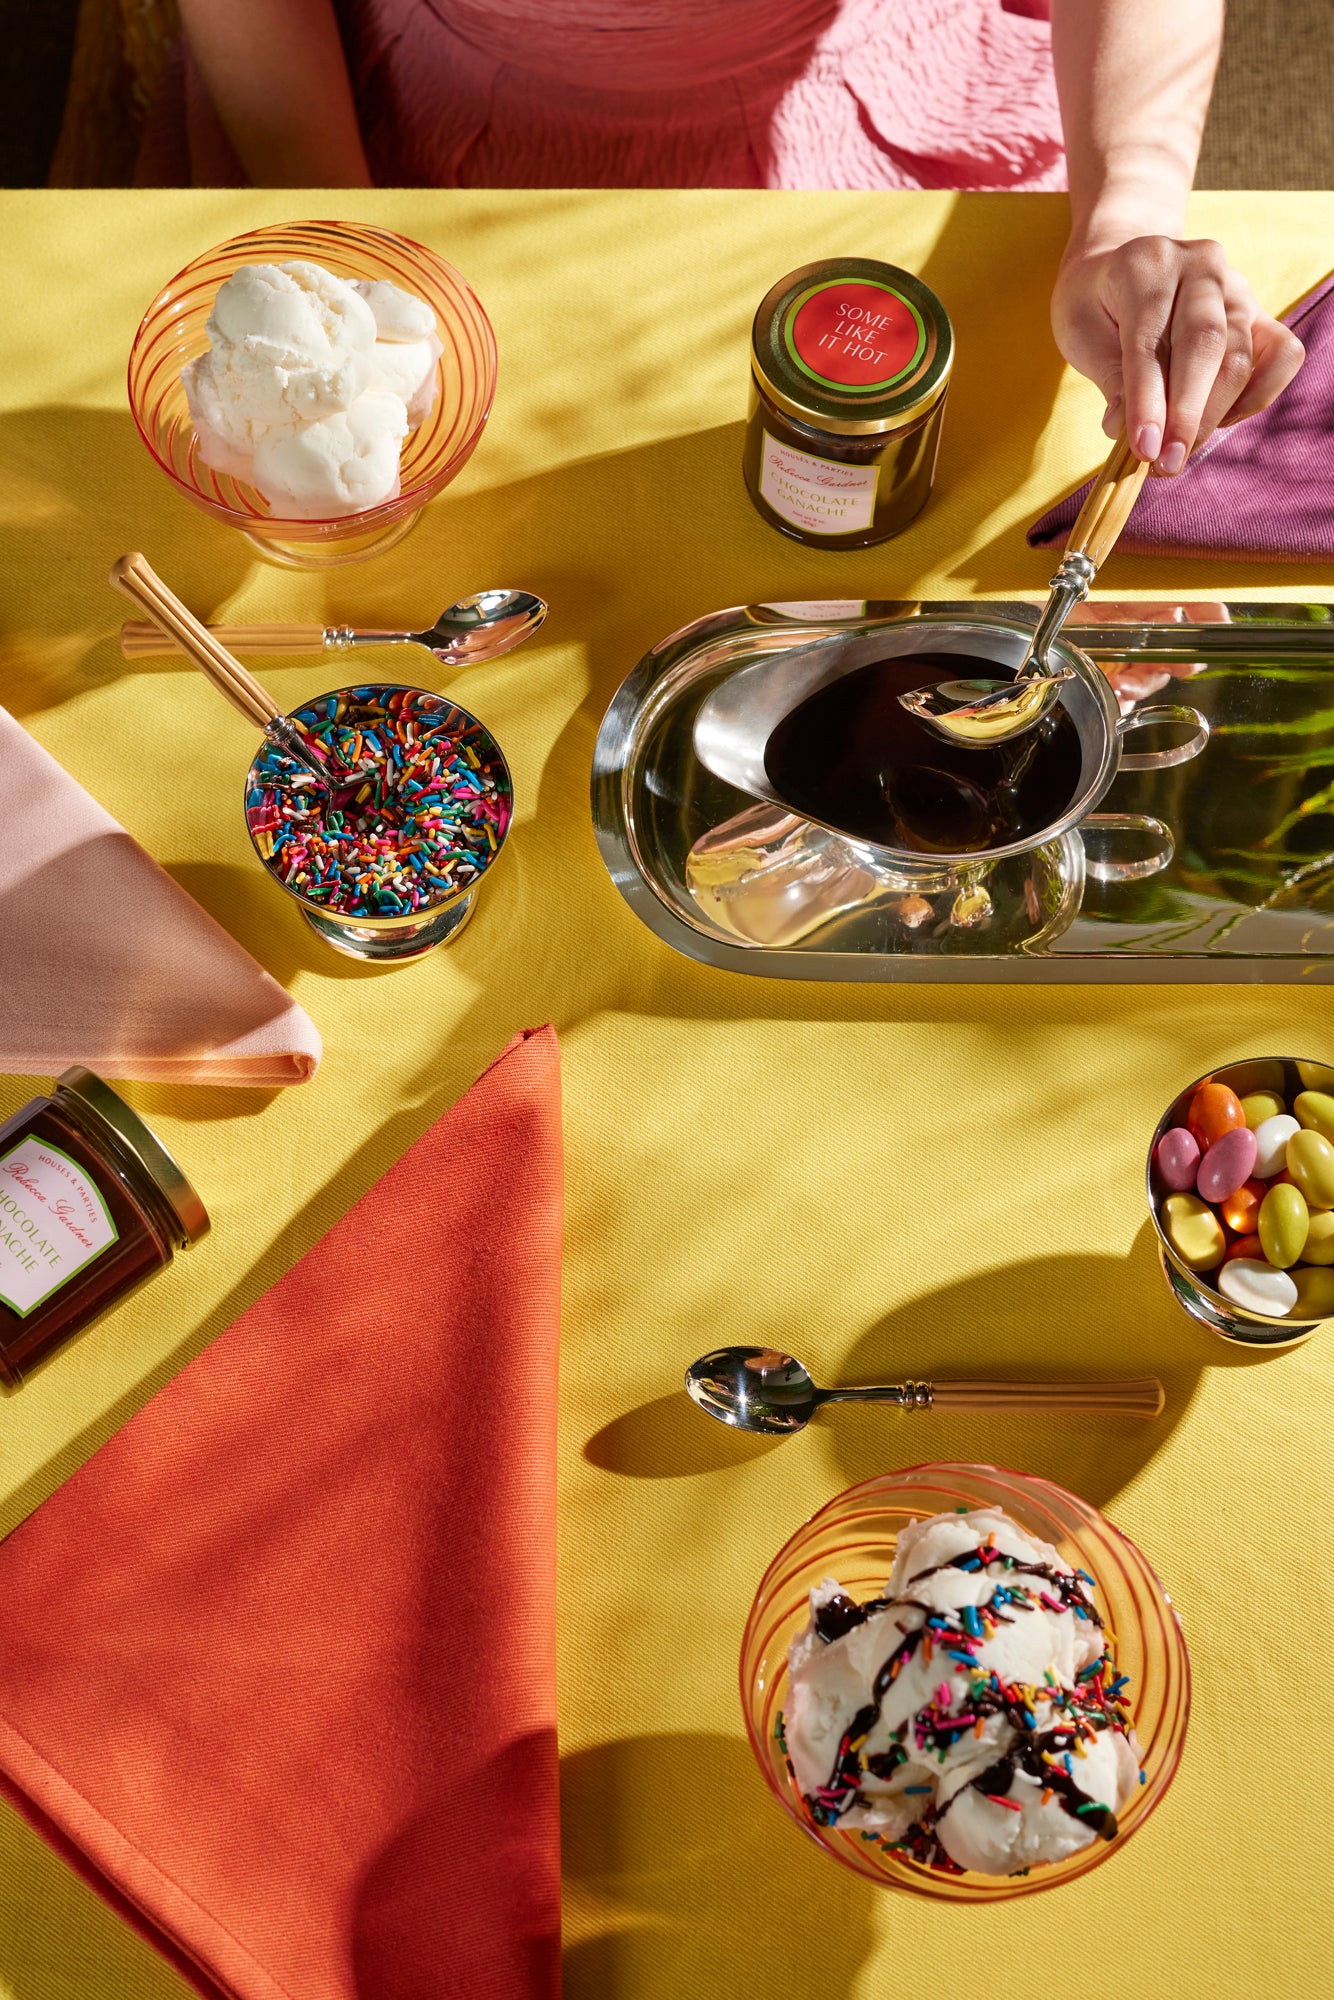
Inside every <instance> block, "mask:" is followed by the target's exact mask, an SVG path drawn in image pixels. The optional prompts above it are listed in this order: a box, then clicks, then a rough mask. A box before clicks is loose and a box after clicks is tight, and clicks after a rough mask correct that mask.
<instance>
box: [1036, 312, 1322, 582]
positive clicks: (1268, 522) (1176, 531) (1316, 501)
mask: <svg viewBox="0 0 1334 2000" xmlns="http://www.w3.org/2000/svg"><path fill="white" fill-rule="evenodd" d="M1283 324H1284V325H1285V326H1290V327H1291V328H1292V330H1293V332H1294V333H1295V334H1296V335H1297V337H1298V338H1299V340H1301V341H1302V343H1303V345H1304V346H1305V348H1306V360H1305V361H1304V363H1303V364H1302V367H1301V370H1300V372H1299V373H1298V375H1297V376H1296V378H1295V379H1294V380H1293V381H1291V382H1290V383H1289V384H1288V386H1287V388H1286V389H1285V390H1284V391H1283V393H1282V395H1281V396H1280V397H1279V398H1278V400H1277V402H1274V403H1271V404H1270V406H1269V408H1268V409H1267V410H1261V411H1260V413H1259V415H1258V416H1254V417H1247V418H1246V419H1245V421H1244V422H1242V423H1239V424H1236V425H1234V426H1233V427H1232V429H1230V430H1217V431H1215V432H1214V434H1213V436H1212V437H1211V438H1209V439H1208V441H1207V442H1206V443H1205V444H1204V445H1203V446H1202V447H1201V449H1200V451H1199V452H1198V453H1196V454H1195V456H1194V457H1192V458H1191V459H1190V460H1189V461H1188V463H1187V465H1186V469H1185V471H1184V472H1182V473H1181V474H1180V475H1179V476H1178V477H1177V478H1176V479H1148V480H1146V481H1145V483H1144V486H1143V488H1142V490H1141V492H1140V496H1139V499H1138V500H1137V501H1136V502H1135V505H1134V509H1133V511H1132V513H1131V516H1130V520H1129V522H1128V523H1127V525H1126V528H1125V531H1124V533H1123V534H1122V536H1121V539H1120V541H1119V542H1118V543H1117V549H1118V551H1119V552H1120V553H1122V554H1125V555H1142V556H1175V555H1210V556H1230V557H1234V558H1241V559H1245V558H1251V559H1254V558H1256V557H1259V558H1260V559H1261V560H1262V561H1264V560H1268V561H1271V562H1321V561H1328V560H1329V559H1330V558H1331V557H1334V272H1331V274H1330V276H1329V277H1327V278H1324V279H1322V280H1321V282H1320V283H1319V284H1318V285H1317V286H1316V288H1315V290H1314V291H1311V292H1308V293H1307V294H1306V297H1305V298H1304V299H1302V300H1300V302H1299V303H1298V304H1297V305H1295V306H1294V307H1293V309H1292V311H1291V312H1289V313H1285V314H1284V316H1283ZM1092 484H1093V482H1092V480H1089V481H1087V482H1086V483H1085V484H1084V485H1083V486H1081V487H1080V489H1079V491H1078V492H1077V493H1072V494H1070V495H1069V497H1068V498H1067V499H1065V500H1060V501H1058V502H1057V504H1056V505H1055V506H1054V507H1052V508H1050V509H1049V510H1048V512H1047V513H1045V514H1044V515H1043V516H1042V518H1041V520H1039V521H1035V522H1034V523H1033V526H1032V527H1031V528H1030V529H1029V531H1028V539H1029V543H1030V545H1031V546H1032V547H1034V548H1047V547H1050V546H1051V545H1052V544H1053V543H1057V542H1064V540H1065V538H1066V535H1067V534H1068V533H1069V531H1070V529H1071V528H1072V527H1073V525H1074V520H1075V516H1076V514H1077V513H1078V512H1079V510H1080V508H1081V507H1082V505H1083V504H1084V499H1085V496H1086V495H1087V493H1088V490H1089V487H1090V486H1091V485H1092Z"/></svg>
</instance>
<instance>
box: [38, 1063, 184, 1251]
mask: <svg viewBox="0 0 1334 2000" xmlns="http://www.w3.org/2000/svg"><path fill="white" fill-rule="evenodd" d="M56 1088H57V1090H63V1091H65V1092H66V1093H67V1094H68V1095H69V1096H71V1097H75V1098H77V1099H78V1101H79V1105H80V1107H81V1108H82V1109H83V1110H84V1111H85V1112H88V1113H90V1114H91V1115H92V1117H93V1119H94V1120H95V1122H96V1123H97V1124H99V1125H104V1126H105V1127H106V1128H107V1130H108V1131H109V1132H110V1133H111V1135H112V1137H113V1138H114V1139H115V1141H116V1143H117V1145H118V1146H119V1147H120V1148H121V1149H122V1151H124V1152H127V1153H129V1154H130V1155H131V1156H132V1157H133V1159H134V1160H135V1162H136V1164H137V1165H138V1166H140V1167H141V1168H142V1169H143V1171H144V1173H145V1174H146V1176H147V1177H148V1179H149V1180H150V1181H151V1182H152V1183H153V1185H154V1187H156V1189H157V1190H158V1193H159V1194H160V1195H161V1196H162V1199H163V1200H164V1201H165V1202H166V1204H167V1206H168V1207H169V1208H170V1210H171V1212H172V1214H173V1215H174V1216H175V1217H176V1220H177V1221H178V1222H179V1223H180V1225H181V1231H182V1238H183V1247H188V1246H189V1245H190V1244H192V1243H197V1242H198V1241H199V1239H200V1237H201V1236H207V1234H208V1231H209V1227H210V1225H209V1219H208V1210H207V1209H206V1208H205V1207H204V1204H203V1202H202V1201H201V1200H200V1198H199V1195H198V1194H197V1192H196V1191H195V1189H194V1188H193V1187H192V1186H191V1185H190V1183H189V1181H188V1180H187V1179H186V1178H185V1175H184V1174H183V1173H182V1172H181V1170H180V1168H179V1167H178V1166H177V1164H176V1162H175V1160H173V1159H172V1157H171V1154H170V1153H169V1152H168V1151H167V1149H166V1147H165V1146H164V1145H162V1144H161V1142H160V1141H159V1140H157V1139H155V1138H154V1137H153V1134H152V1133H151V1132H150V1131H149V1129H148V1127H147V1126H146V1125H145V1124H144V1121H143V1119H142V1118H140V1117H139V1116H138V1114H137V1113H136V1112H133V1111H131V1109H130V1107H129V1105H128V1104H127V1103H126V1102H125V1099H124V1098H123V1097H121V1096H119V1095H118V1094H117V1093H116V1092H115V1091H114V1090H113V1089H112V1088H111V1085H110V1084H109V1083H103V1081H102V1079H101V1077H100V1076H94V1074H93V1072H92V1070H90V1069H84V1068H83V1066H82V1065H81V1064H76V1065H75V1067H74V1068H73V1069H67V1070H66V1071H65V1072H64V1074H63V1075H62V1076H58V1077H57V1078H56Z"/></svg>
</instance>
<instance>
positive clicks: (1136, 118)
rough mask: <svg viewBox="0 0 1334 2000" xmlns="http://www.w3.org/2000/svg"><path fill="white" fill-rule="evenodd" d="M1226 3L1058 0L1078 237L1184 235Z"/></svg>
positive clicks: (1100, 243)
mask: <svg viewBox="0 0 1334 2000" xmlns="http://www.w3.org/2000/svg"><path fill="white" fill-rule="evenodd" d="M1223 8H1224V0H1052V10H1051V11H1052V54H1053V58H1054V61H1055V67H1056V87H1057V91H1058V94H1059V96H1060V101H1061V122H1062V124H1063V126H1064V128H1065V148H1066V158H1067V161H1068V165H1069V173H1070V211H1071V241H1072V243H1074V244H1077V245H1079V246H1081V247H1084V248H1087V249H1090V250H1101V249H1108V248H1111V247H1113V246H1115V245H1116V244H1118V243H1124V242H1127V241H1129V240H1130V239H1131V238H1133V237H1136V236H1148V235H1164V236H1181V235H1184V233H1185V220H1186V196H1187V194H1188V193H1189V191H1190V185H1191V182H1192V180H1193V179H1194V176H1195V163H1196V161H1197V159H1198V158H1199V151H1200V137H1201V134H1202V133H1203V131H1204V120H1205V114H1206V112H1207V111H1208V109H1209V93H1210V91H1211V90H1212V88H1213V80H1214V71H1215V70H1216V69H1217V67H1218V54H1219V50H1220V48H1221V46H1222V40H1223Z"/></svg>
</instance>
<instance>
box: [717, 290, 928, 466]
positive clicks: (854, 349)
mask: <svg viewBox="0 0 1334 2000" xmlns="http://www.w3.org/2000/svg"><path fill="white" fill-rule="evenodd" d="M953 360H954V329H953V327H952V326H951V325H950V316H949V314H948V313H947V312H946V310H945V308H944V306H943V305H942V304H941V302H940V300H939V299H938V298H937V297H936V295H935V293H934V292H933V291H932V290H931V288H930V286H929V285H924V284H923V283H922V281H921V279H920V278H915V277H914V276H913V275H912V273H911V272H910V271H900V270H899V269H898V268H897V266H896V265H894V264H881V263H878V262H877V261H876V260H875V259H874V258H871V257H830V258H826V259H825V260H824V261H823V262H822V263H818V264H803V265H802V267H801V269H800V270H798V271H790V272H789V273H788V275H787V277H785V278H780V279H779V281H778V283H777V284H776V285H775V286H774V287H773V289H772V290H771V291H770V292H769V293H768V294H767V295H766V297H765V298H764V300H763V301H762V303H761V305H760V309H759V311H758V312H757V313H756V315H755V324H754V327H753V329H752V331H751V367H752V368H753V370H754V373H755V379H756V381H757V382H758V383H759V386H760V388H761V390H762V391H763V392H764V394H765V395H766V396H768V397H769V399H770V401H771V402H773V403H775V404H776V405H777V407H778V408H779V409H780V410H782V411H784V412H785V413H786V414H787V415H788V416H790V417H795V418H796V419H797V421H798V422H799V423H803V424H808V425H810V426H811V428H812V429H814V430H822V431H832V432H834V433H836V434H839V435H842V436H848V437H877V436H882V435H884V434H885V433H886V432H889V431H901V430H904V429H906V428H908V427H909V426H911V425H912V424H913V423H914V422H916V421H918V420H920V419H921V418H922V417H924V416H926V415H927V414H928V413H929V412H930V411H931V410H932V409H934V407H935V405H936V404H937V403H938V402H939V401H940V399H941V397H942V396H943V395H944V394H945V391H946V389H947V387H948V386H949V375H950V367H951V364H952V363H953Z"/></svg>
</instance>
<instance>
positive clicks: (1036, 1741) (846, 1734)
mask: <svg viewBox="0 0 1334 2000" xmlns="http://www.w3.org/2000/svg"><path fill="white" fill-rule="evenodd" d="M788 1672H789V1691H788V1697H787V1701H786V1704H785V1706H784V1711H783V1730H784V1738H785V1742H786V1748H787V1754H788V1758H789V1760H790V1762H791V1765H792V1771H793V1775H794V1778H795V1780H796V1783H797V1786H798V1789H799V1790H800V1792H801V1793H802V1796H803V1798H804V1800H805V1803H806V1807H807V1810H808V1811H809V1813H810V1814H811V1817H812V1818H813V1819H814V1820H815V1821H816V1823H817V1824H818V1825H822V1826H838V1827H849V1828H858V1829H860V1830H862V1831H864V1832H867V1833H869V1834H873V1835H876V1836H878V1837H879V1838H880V1839H881V1840H882V1841H884V1842H885V1843H886V1844H888V1845H890V1846H893V1847H898V1848H900V1849H902V1850H903V1851H904V1852H906V1853H908V1854H910V1855H911V1856H912V1857H913V1858H914V1859H915V1860H919V1861H925V1862H927V1863H929V1864H931V1865H934V1866H936V1867H943V1868H945V1869H947V1870H951V1869H952V1870H958V1869H972V1870H975V1871H976V1872H977V1873H979V1874H986V1875H1009V1874H1013V1873H1015V1872H1017V1871H1018V1870H1021V1869H1025V1868H1029V1867H1032V1866H1033V1865H1035V1864H1036V1863H1039V1862H1050V1861H1058V1860H1061V1859H1063V1858H1064V1857H1065V1856H1066V1855H1067V1854H1072V1853H1075V1852H1077V1851H1078V1850H1079V1849H1080V1848H1082V1847H1087V1846H1088V1845H1089V1843H1090V1842H1091V1841H1092V1840H1094V1839H1096V1838H1097V1837H1098V1836H1099V1835H1101V1836H1102V1837H1103V1838H1104V1839H1107V1840H1110V1839H1112V1838H1114V1836H1115V1834H1116V1814H1117V1812H1118V1811H1120V1810H1121V1809H1122V1808H1123V1807H1124V1805H1125V1803H1126V1801H1127V1800H1128V1799H1129V1798H1130V1797H1131V1796H1132V1794H1133V1793H1134V1791H1135V1789H1136V1787H1137V1785H1138V1784H1139V1757H1138V1749H1137V1746H1136V1743H1135V1739H1134V1734H1133V1731H1132V1729H1131V1724H1130V1716H1129V1712H1128V1708H1127V1702H1126V1697H1125V1694H1124V1691H1123V1690H1124V1687H1125V1680H1124V1677H1123V1676H1117V1674H1116V1671H1115V1665H1114V1662H1113V1661H1112V1659H1111V1657H1110V1655H1109V1653H1108V1650H1107V1647H1106V1644H1105V1635H1104V1631H1103V1626H1102V1620H1101V1617H1100V1616H1099V1613H1098V1611H1097V1608H1096V1605H1095V1602H1094V1584H1093V1580H1092V1578H1090V1577H1088V1576H1087V1575H1086V1574H1085V1573H1084V1572H1083V1571H1076V1570H1072V1569H1071V1568H1070V1567H1069V1565H1068V1564H1067V1563H1065V1562H1063V1561H1062V1560H1061V1558H1060V1556H1059V1555H1058V1554H1057V1552H1056V1550H1055V1549H1053V1548H1051V1547H1049V1546H1048V1545H1047V1544H1046V1543H1045V1542H1041V1541H1038V1540H1036V1539H1035V1538H1034V1537H1033V1536H1031V1535H1029V1534H1027V1533H1026V1532H1025V1531H1024V1530H1023V1529H1022V1528H1020V1527H1018V1526H1017V1525H1016V1524H1015V1523H1014V1522H1013V1521H1011V1520H1010V1518H1009V1516H1008V1515H1007V1514H1005V1513H1003V1512H1002V1511H1001V1510H1000V1509H999V1508H980V1509H977V1510H975V1511H974V1512H972V1513H963V1514H938V1515H935V1516H933V1517H932V1518H931V1519H930V1520H926V1521H914V1522H913V1523H912V1524H911V1525H910V1526H909V1527H908V1528H907V1529H905V1530H904V1532H903V1534H902V1535H901V1536H900V1537H899V1541H898V1546H897V1549H896V1551H895V1558H894V1567H893V1569H892V1571H891V1573H890V1577H889V1581H888V1584H887V1586H886V1591H885V1595H884V1596H883V1597H879V1598H874V1599H872V1600H871V1601H870V1602H869V1603H866V1604H857V1603H854V1601H853V1600H852V1599H851V1598H850V1597H848V1596H846V1595H845V1594H844V1593H843V1591H842V1590H841V1589H840V1588H839V1586H838V1584H837V1583H836V1582H835V1581H834V1580H833V1579H832V1578H828V1579H826V1581H825V1582H824V1583H822V1584H821V1585H820V1586H819V1587H818V1588H817V1589H816V1590H814V1591H812V1593H811V1617H810V1622H809V1624H808V1625H807V1627H806V1629H805V1630H804V1631H803V1632H801V1633H800V1634H799V1635H798V1636H797V1638H796V1639H794V1640H793V1642H792V1646H791V1649H790V1651H789V1655H788Z"/></svg>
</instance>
